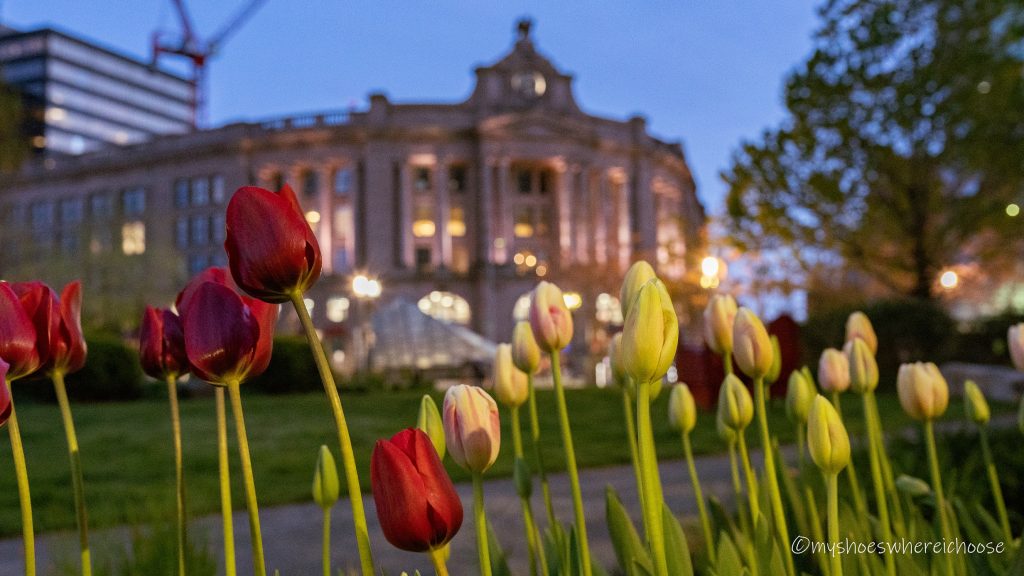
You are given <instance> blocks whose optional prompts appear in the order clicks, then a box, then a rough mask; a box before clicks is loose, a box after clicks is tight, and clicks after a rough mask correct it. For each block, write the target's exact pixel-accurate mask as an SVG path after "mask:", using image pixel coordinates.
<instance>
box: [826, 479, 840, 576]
mask: <svg viewBox="0 0 1024 576" xmlns="http://www.w3.org/2000/svg"><path fill="white" fill-rule="evenodd" d="M825 485H826V488H827V490H828V541H829V543H831V544H832V545H833V546H832V548H833V549H832V550H831V551H830V552H829V556H830V558H831V560H830V564H831V574H830V576H843V563H842V558H840V556H839V552H838V550H835V549H834V547H835V545H836V544H837V543H838V542H839V474H826V475H825Z"/></svg>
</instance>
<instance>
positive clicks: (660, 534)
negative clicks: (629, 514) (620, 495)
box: [636, 382, 668, 576]
mask: <svg viewBox="0 0 1024 576" xmlns="http://www.w3.org/2000/svg"><path fill="white" fill-rule="evenodd" d="M651 385H652V384H651V382H637V387H636V391H637V394H636V429H637V445H638V448H639V450H640V473H641V475H642V480H643V482H642V484H641V485H642V486H643V491H642V495H643V497H642V498H641V500H640V501H641V502H642V503H643V516H644V533H645V534H646V536H647V546H648V547H649V548H650V551H651V557H652V559H653V560H654V574H655V576H668V561H667V559H666V556H665V532H664V530H663V529H662V526H663V524H662V503H663V501H664V499H663V497H662V494H661V480H660V478H659V475H658V456H657V453H656V452H655V450H654V431H653V430H652V427H651Z"/></svg>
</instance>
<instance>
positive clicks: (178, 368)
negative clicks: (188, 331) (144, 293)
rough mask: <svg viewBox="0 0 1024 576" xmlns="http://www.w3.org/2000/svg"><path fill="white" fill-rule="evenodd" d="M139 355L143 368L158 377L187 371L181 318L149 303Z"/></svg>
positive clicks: (143, 317)
mask: <svg viewBox="0 0 1024 576" xmlns="http://www.w3.org/2000/svg"><path fill="white" fill-rule="evenodd" d="M139 356H140V357H141V359H142V370H143V371H145V373H146V374H149V375H150V376H152V377H153V378H156V379H158V380H163V379H164V378H167V377H168V376H175V377H176V376H180V375H182V374H185V373H186V372H188V371H189V365H188V355H187V354H185V332H184V330H182V327H181V318H179V317H178V315H177V314H175V313H174V312H171V311H170V310H167V309H166V308H153V307H152V306H146V312H145V314H144V315H143V316H142V328H141V329H140V330H139Z"/></svg>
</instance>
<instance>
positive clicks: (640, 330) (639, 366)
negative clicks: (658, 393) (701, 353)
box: [622, 278, 679, 383]
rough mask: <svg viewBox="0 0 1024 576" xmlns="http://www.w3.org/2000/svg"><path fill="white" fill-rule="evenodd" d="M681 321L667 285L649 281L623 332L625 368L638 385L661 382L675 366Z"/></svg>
mask: <svg viewBox="0 0 1024 576" xmlns="http://www.w3.org/2000/svg"><path fill="white" fill-rule="evenodd" d="M678 344H679V320H678V319H677V318H676V312H675V308H673V306H672V299H671V298H670V297H669V295H668V290H667V289H666V288H665V284H663V283H662V282H661V280H658V279H657V278H654V279H651V280H649V281H648V282H647V283H646V284H644V285H643V286H642V287H641V288H640V291H639V292H638V293H637V296H636V301H635V302H634V304H633V306H632V307H631V308H630V309H629V315H628V316H627V317H626V324H625V326H624V327H623V329H622V366H623V368H625V370H626V373H627V374H629V375H630V376H632V377H633V379H634V380H635V381H636V382H637V383H646V382H653V381H656V380H660V379H661V377H662V376H664V375H665V373H666V372H667V371H668V369H669V367H670V366H672V363H673V362H675V356H676V347H677V346H678Z"/></svg>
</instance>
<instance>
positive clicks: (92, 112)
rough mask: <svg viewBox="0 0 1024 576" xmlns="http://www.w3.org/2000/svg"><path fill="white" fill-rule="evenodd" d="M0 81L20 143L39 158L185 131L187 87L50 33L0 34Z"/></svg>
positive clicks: (189, 102)
mask: <svg viewBox="0 0 1024 576" xmlns="http://www.w3.org/2000/svg"><path fill="white" fill-rule="evenodd" d="M0 78H2V80H3V82H4V83H5V84H6V85H8V86H10V87H12V88H14V89H15V90H17V91H19V92H20V93H21V94H22V95H23V98H24V101H25V106H26V111H27V116H28V118H27V122H26V130H27V132H28V134H27V136H28V138H29V139H30V141H31V144H32V147H33V148H35V149H37V150H40V151H45V152H46V153H51V154H82V153H84V152H89V151H92V150H96V149H98V148H101V147H103V146H106V145H111V144H114V145H121V146H124V145H129V144H138V143H140V142H144V141H146V140H148V139H150V138H152V137H154V136H159V135H164V134H178V133H183V132H188V131H189V130H191V129H192V120H193V116H192V101H193V98H194V92H193V84H192V82H191V81H189V80H186V79H184V78H181V77H179V76H176V75H174V74H171V73H169V72H167V71H164V70H159V69H153V68H151V67H150V66H148V65H147V64H145V63H143V62H140V61H138V60H135V59H133V58H130V57H127V56H124V55H122V54H118V53H116V52H113V51H110V50H107V49H105V48H101V47H99V46H96V45H95V44H92V43H90V42H87V41H84V40H82V39H80V38H76V37H74V36H71V35H68V34H66V33H64V32H60V31H57V30H53V29H50V28H43V29H39V30H32V31H28V32H23V31H17V30H13V29H10V28H3V27H0Z"/></svg>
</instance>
